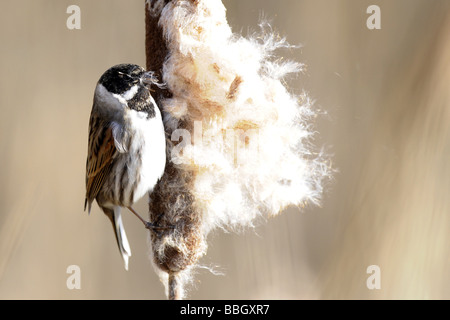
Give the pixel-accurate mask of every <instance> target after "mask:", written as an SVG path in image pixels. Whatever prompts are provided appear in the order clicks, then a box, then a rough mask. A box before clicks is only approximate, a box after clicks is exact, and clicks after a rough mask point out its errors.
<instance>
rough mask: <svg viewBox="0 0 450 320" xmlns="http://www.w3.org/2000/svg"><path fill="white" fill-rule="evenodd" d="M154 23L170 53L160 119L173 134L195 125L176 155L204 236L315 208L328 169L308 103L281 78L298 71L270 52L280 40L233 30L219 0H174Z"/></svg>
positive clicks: (269, 34) (281, 43)
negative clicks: (191, 175) (183, 123)
mask: <svg viewBox="0 0 450 320" xmlns="http://www.w3.org/2000/svg"><path fill="white" fill-rule="evenodd" d="M194 2H195V3H194ZM160 25H161V26H162V28H163V32H164V35H165V37H166V39H167V41H168V46H169V51H170V56H169V58H168V60H167V61H166V63H165V64H164V70H163V75H164V82H165V83H166V84H167V86H168V88H169V89H170V91H171V92H172V93H173V98H172V99H169V100H166V101H165V102H164V104H163V108H164V111H165V112H166V119H165V122H166V125H167V126H168V127H169V132H172V131H174V130H176V129H177V125H178V120H188V121H190V122H191V123H196V125H194V127H195V128H199V127H201V130H202V131H201V132H200V133H199V132H191V133H190V134H191V137H192V141H191V142H192V144H193V146H194V148H189V147H188V146H187V147H185V148H184V152H183V153H181V154H177V159H176V161H177V163H181V164H180V165H179V166H178V167H179V168H180V170H194V171H195V172H196V174H195V183H194V190H192V193H193V194H194V196H195V205H196V208H197V209H198V210H201V212H202V213H203V228H204V232H205V234H207V233H208V232H209V231H210V230H211V229H213V228H215V227H221V228H226V229H230V228H231V229H233V228H235V227H245V226H251V225H252V221H254V219H255V218H256V217H258V216H260V215H261V214H264V215H269V216H270V215H275V214H278V213H279V212H281V211H282V210H283V209H284V208H286V207H287V206H290V205H295V206H301V205H304V204H306V203H313V204H318V203H319V201H320V198H321V194H322V184H323V180H324V178H327V177H328V176H329V173H330V169H329V166H328V164H327V163H326V161H325V160H324V159H323V158H322V155H320V154H317V153H314V152H313V150H312V147H311V145H310V143H309V141H310V138H311V135H312V134H313V132H312V131H311V129H310V120H311V119H312V118H313V117H314V116H315V112H314V110H313V109H312V108H311V101H310V100H309V99H308V97H307V96H306V95H301V96H296V95H293V94H291V93H289V92H288V91H287V89H286V88H285V86H284V85H283V83H282V81H281V80H282V78H283V77H284V76H285V75H286V74H288V73H292V72H298V71H300V70H301V67H302V65H301V64H298V63H294V62H280V60H277V59H276V58H275V57H274V51H275V50H276V49H278V48H282V47H289V45H288V44H287V43H286V41H285V39H281V38H279V37H278V36H276V35H274V34H273V33H272V31H271V30H270V29H269V31H268V32H265V33H264V32H263V34H262V36H259V37H257V38H256V37H255V38H249V39H247V38H244V37H241V36H238V35H236V34H233V33H232V31H231V28H230V27H229V25H228V23H227V21H226V10H225V7H224V6H223V4H222V2H221V1H220V0H200V1H172V2H171V3H169V4H168V5H166V6H165V8H164V9H163V10H162V13H161V19H160ZM263 31H264V30H263ZM196 121H198V122H196ZM198 123H200V125H199V124H198ZM195 131H198V130H195ZM199 138H200V139H201V143H200V139H199ZM177 141H178V140H177ZM172 160H174V159H172Z"/></svg>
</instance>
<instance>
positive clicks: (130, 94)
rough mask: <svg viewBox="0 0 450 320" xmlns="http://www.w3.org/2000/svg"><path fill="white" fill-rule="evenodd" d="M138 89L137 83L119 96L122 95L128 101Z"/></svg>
mask: <svg viewBox="0 0 450 320" xmlns="http://www.w3.org/2000/svg"><path fill="white" fill-rule="evenodd" d="M138 90H139V86H138V85H135V86H132V87H131V89H130V90H128V91H126V92H124V93H122V94H121V96H122V97H123V98H124V99H125V100H127V101H128V100H130V99H133V98H134V96H135V95H136V93H137V92H138Z"/></svg>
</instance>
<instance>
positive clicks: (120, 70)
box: [99, 64, 145, 95]
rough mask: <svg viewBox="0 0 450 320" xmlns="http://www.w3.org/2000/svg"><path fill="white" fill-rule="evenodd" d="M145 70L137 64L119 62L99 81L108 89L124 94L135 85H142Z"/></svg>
mask: <svg viewBox="0 0 450 320" xmlns="http://www.w3.org/2000/svg"><path fill="white" fill-rule="evenodd" d="M144 74H145V70H144V69H143V68H141V67H140V66H137V65H135V64H119V65H116V66H114V67H111V68H109V69H108V70H107V71H106V72H105V73H104V74H103V75H102V76H101V78H100V80H99V83H100V84H102V85H103V86H104V87H105V88H106V90H108V91H109V92H111V93H115V94H120V95H122V94H124V93H125V92H127V91H129V90H130V89H131V88H132V87H133V86H135V85H138V86H139V85H141V83H142V82H141V78H142V76H143V75H144Z"/></svg>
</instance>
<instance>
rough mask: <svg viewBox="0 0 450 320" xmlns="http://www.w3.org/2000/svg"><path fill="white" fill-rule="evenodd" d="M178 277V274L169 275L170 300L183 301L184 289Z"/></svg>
mask: <svg viewBox="0 0 450 320" xmlns="http://www.w3.org/2000/svg"><path fill="white" fill-rule="evenodd" d="M177 275H178V274H177V273H172V272H171V273H169V300H181V299H182V296H183V294H182V291H183V288H182V285H181V282H180V281H179V280H178V276H177Z"/></svg>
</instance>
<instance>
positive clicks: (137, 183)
mask: <svg viewBox="0 0 450 320" xmlns="http://www.w3.org/2000/svg"><path fill="white" fill-rule="evenodd" d="M152 83H153V84H157V81H156V79H155V78H154V76H153V73H152V72H146V71H145V70H144V69H143V68H142V67H140V66H137V65H134V64H119V65H116V66H114V67H112V68H110V69H108V70H107V71H106V72H105V73H104V74H103V75H102V76H101V78H100V80H99V81H98V83H97V86H96V88H95V93H94V103H93V106H92V111H91V117H90V120H89V143H88V156H87V162H86V199H85V204H84V210H85V211H86V207H88V212H89V213H90V212H91V206H92V202H93V201H94V199H95V200H97V203H98V205H99V207H100V208H101V209H102V210H103V212H104V213H105V214H106V215H107V216H108V218H109V219H110V220H111V222H112V225H113V228H114V233H115V235H116V240H117V244H118V246H119V249H120V252H121V254H122V257H123V260H124V263H125V269H126V270H128V259H129V257H130V256H131V250H130V245H129V243H128V240H127V236H126V234H125V229H124V226H123V223H122V217H121V214H120V212H121V208H122V207H126V208H128V209H129V210H130V211H131V212H132V213H133V214H135V215H136V216H137V217H138V218H139V219H140V220H141V221H142V222H143V223H144V225H145V227H146V228H148V229H152V228H157V227H156V226H154V225H153V224H151V223H150V222H146V221H145V220H144V219H143V218H142V217H140V216H139V215H138V214H137V213H136V212H135V211H134V210H133V208H132V205H133V204H134V203H135V202H136V201H138V200H139V199H140V198H141V197H142V196H144V194H146V193H148V192H151V191H152V190H153V188H154V186H155V185H156V183H157V182H158V180H159V179H160V178H161V176H162V174H163V172H164V168H165V164H166V139H165V133H164V126H163V122H162V118H161V112H160V110H159V108H158V106H157V105H156V103H155V100H154V99H153V97H152V95H151V92H150V85H151V84H152Z"/></svg>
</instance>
